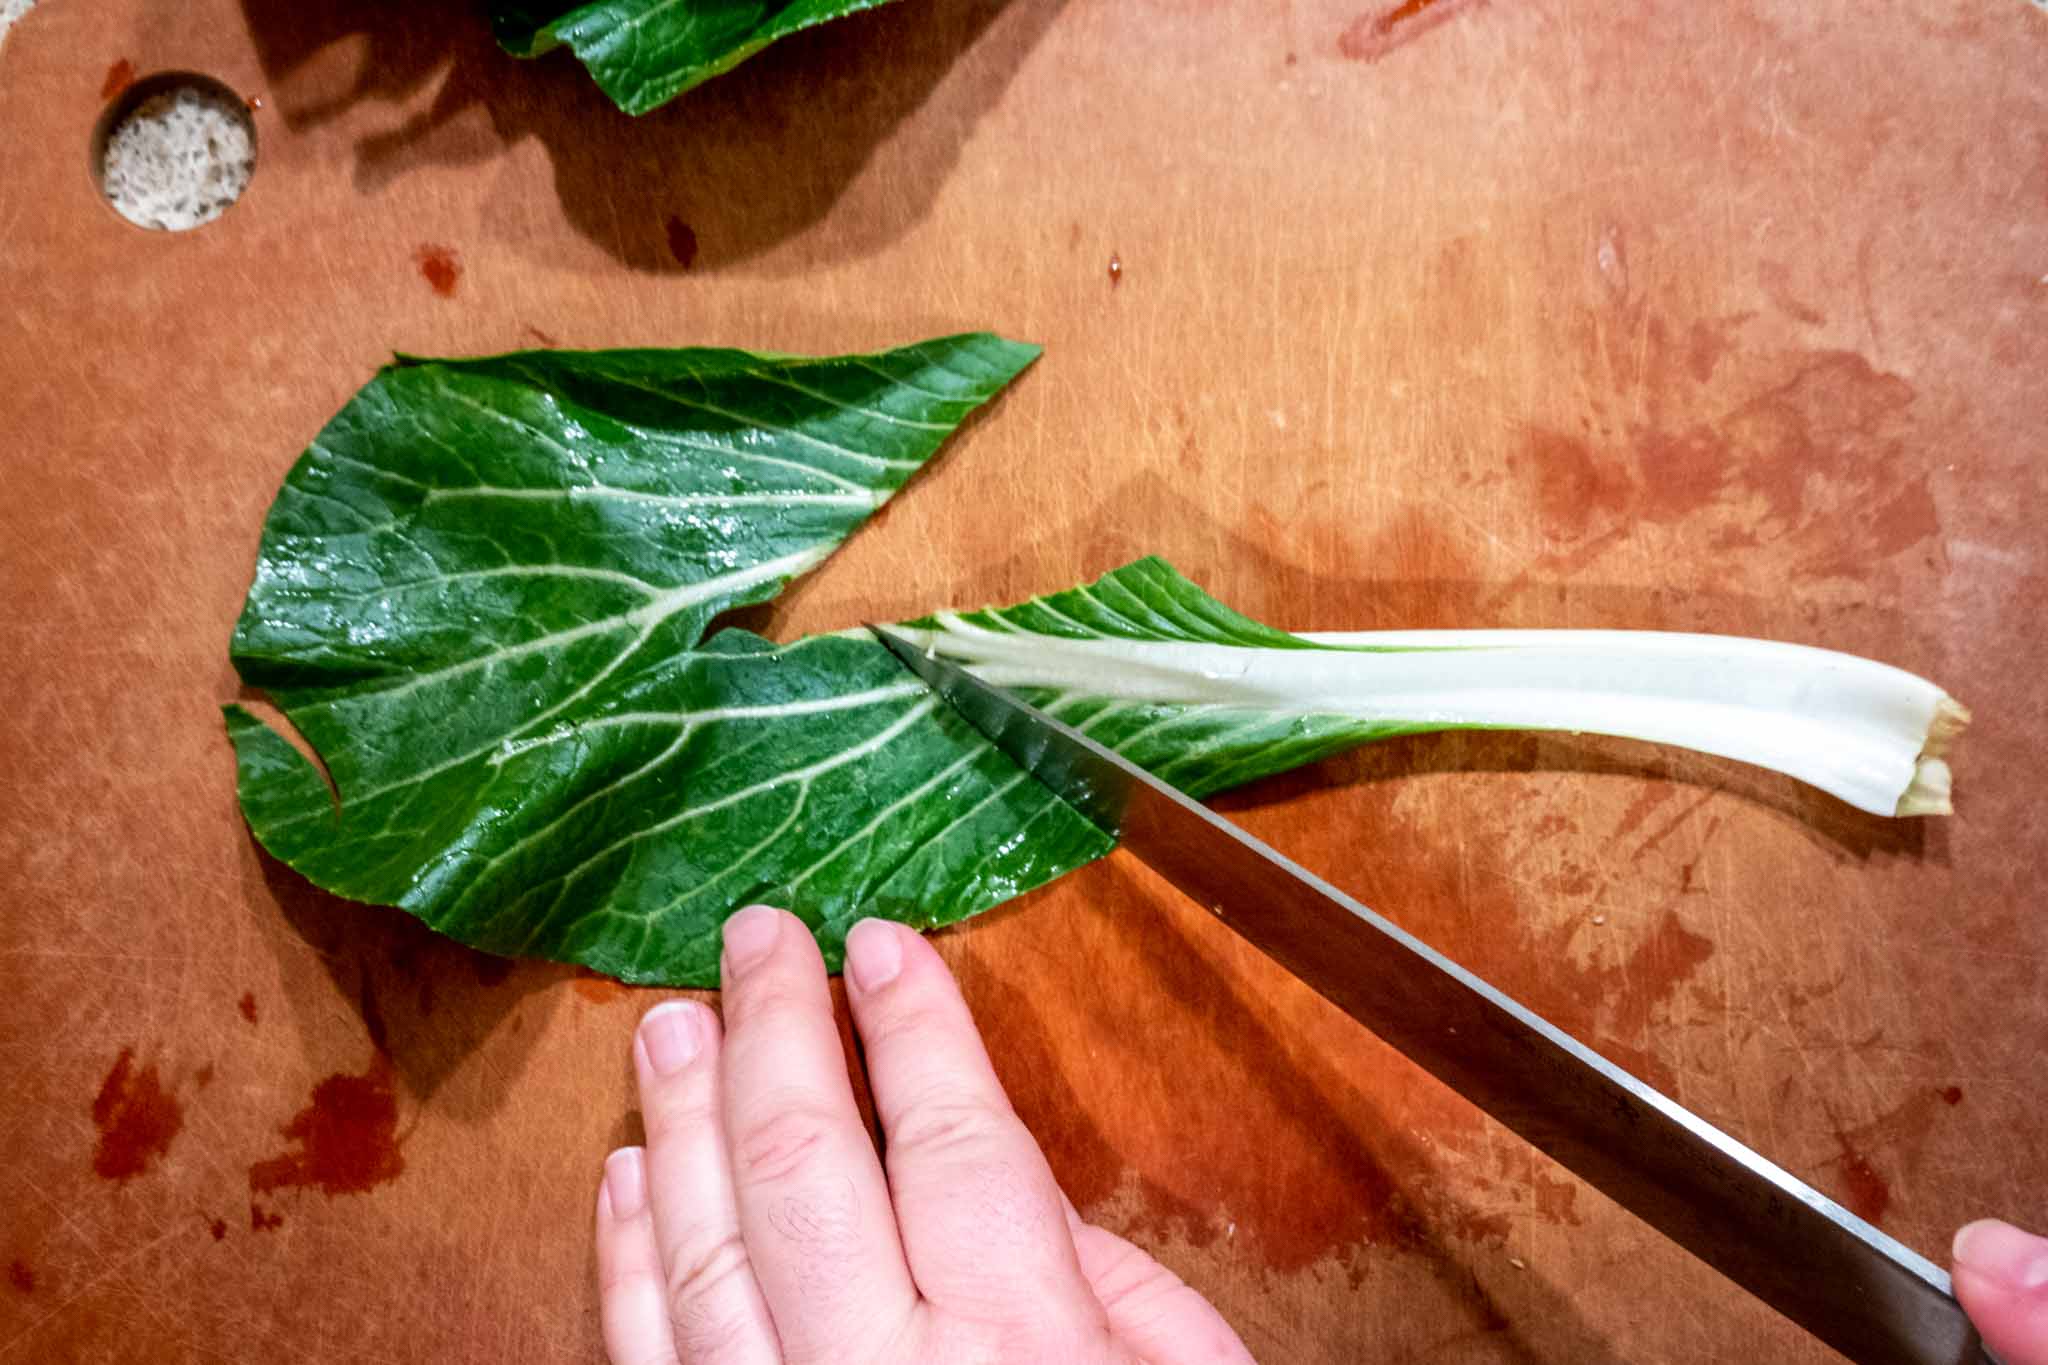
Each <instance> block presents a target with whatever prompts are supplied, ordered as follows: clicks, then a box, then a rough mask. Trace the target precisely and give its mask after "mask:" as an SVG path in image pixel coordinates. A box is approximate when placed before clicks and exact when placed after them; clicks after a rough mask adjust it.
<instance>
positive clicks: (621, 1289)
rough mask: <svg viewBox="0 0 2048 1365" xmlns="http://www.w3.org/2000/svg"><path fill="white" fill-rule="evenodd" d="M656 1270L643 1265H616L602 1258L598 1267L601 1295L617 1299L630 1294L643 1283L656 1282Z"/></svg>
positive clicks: (598, 1283)
mask: <svg viewBox="0 0 2048 1365" xmlns="http://www.w3.org/2000/svg"><path fill="white" fill-rule="evenodd" d="M654 1279H655V1277H654V1272H653V1271H651V1270H649V1269H647V1267H645V1266H641V1265H629V1266H624V1267H621V1266H616V1265H611V1264H608V1263H607V1262H606V1261H605V1260H603V1259H600V1260H599V1262H598V1268H597V1291H598V1294H599V1296H600V1297H602V1298H607V1299H615V1298H618V1297H619V1296H621V1295H623V1294H628V1293H630V1292H632V1291H633V1290H635V1289H638V1288H640V1287H642V1286H643V1285H651V1284H652V1283H654Z"/></svg>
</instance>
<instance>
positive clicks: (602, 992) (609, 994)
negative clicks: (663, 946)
mask: <svg viewBox="0 0 2048 1365" xmlns="http://www.w3.org/2000/svg"><path fill="white" fill-rule="evenodd" d="M569 984H570V985H571V986H572V987H574V988H575V991H576V994H577V995H579V996H581V997H582V998H583V999H585V1000H587V1001H589V1002H590V1003H591V1004H593V1005H610V1004H613V1003H615V1002H617V1001H620V1000H624V999H625V998H626V997H627V996H629V995H631V994H632V993H633V988H632V987H630V986H628V985H626V984H625V983H624V982H620V981H614V980H612V978H610V977H608V976H599V975H598V974H597V973H596V972H593V971H592V970H590V968H588V967H578V968H577V969H576V975H574V976H572V977H570V978H569Z"/></svg>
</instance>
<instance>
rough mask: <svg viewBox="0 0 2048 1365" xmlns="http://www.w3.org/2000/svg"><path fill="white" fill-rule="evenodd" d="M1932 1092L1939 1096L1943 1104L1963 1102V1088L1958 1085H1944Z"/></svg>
mask: <svg viewBox="0 0 2048 1365" xmlns="http://www.w3.org/2000/svg"><path fill="white" fill-rule="evenodd" d="M1934 1093H1935V1094H1937V1095H1939V1096H1941V1102H1942V1103H1943V1104H1947V1105H1957V1104H1961V1103H1962V1102H1963V1088H1962V1087H1961V1086H1959V1085H1945V1086H1943V1087H1942V1088H1941V1089H1939V1090H1937V1091H1935V1092H1934Z"/></svg>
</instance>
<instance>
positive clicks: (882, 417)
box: [740, 370, 954, 431]
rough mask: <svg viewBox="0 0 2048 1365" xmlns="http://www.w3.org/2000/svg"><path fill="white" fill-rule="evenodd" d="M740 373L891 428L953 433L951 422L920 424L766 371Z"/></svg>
mask: <svg viewBox="0 0 2048 1365" xmlns="http://www.w3.org/2000/svg"><path fill="white" fill-rule="evenodd" d="M740 373H741V374H745V375H752V376H753V377H754V378H756V379H759V380H763V381H765V382H767V383H770V384H775V385H778V386H780V387H782V388H785V389H788V390H790V391H791V392H794V393H800V394H802V395H803V396H804V397H806V398H815V399H817V400H818V401H819V402H821V403H830V404H832V405H833V406H834V407H837V408H839V409H841V410H842V411H845V412H857V413H859V414H860V415H861V416H863V417H872V418H874V419H875V420H876V421H878V422H887V423H888V424H889V425H890V426H895V427H909V428H911V429H912V430H914V431H951V430H952V429H953V426H954V424H953V423H951V422H920V421H918V420H916V419H915V418H911V417H898V416H897V415H896V414H895V413H893V412H883V411H882V410H881V409H879V408H868V407H862V406H861V405H860V404H859V403H849V402H847V401H845V400H844V399H840V398H834V397H833V396H832V395H831V394H829V393H820V392H819V391H818V390H816V389H812V388H806V387H805V386H804V385H802V384H799V383H797V382H796V381H795V380H793V379H788V378H785V377H783V376H782V375H778V374H770V373H768V372H767V371H766V370H741V371H740Z"/></svg>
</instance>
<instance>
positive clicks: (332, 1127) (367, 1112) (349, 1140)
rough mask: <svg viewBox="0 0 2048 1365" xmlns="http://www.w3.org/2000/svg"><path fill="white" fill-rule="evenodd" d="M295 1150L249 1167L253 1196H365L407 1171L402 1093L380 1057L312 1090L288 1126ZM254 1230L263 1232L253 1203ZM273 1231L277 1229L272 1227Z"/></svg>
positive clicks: (251, 1211)
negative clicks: (288, 1192) (401, 1146)
mask: <svg viewBox="0 0 2048 1365" xmlns="http://www.w3.org/2000/svg"><path fill="white" fill-rule="evenodd" d="M283 1132H284V1135H285V1137H287V1138H289V1139H290V1140H291V1141H292V1142H293V1143H295V1144H296V1150H293V1151H287V1152H283V1153H280V1154H279V1155H277V1156H274V1157H270V1158H268V1159H267V1160H264V1161H259V1162H257V1163H255V1164H254V1165H252V1166H251V1167H249V1192H250V1193H251V1194H269V1193H271V1192H272V1191H274V1190H283V1189H317V1190H319V1191H321V1192H322V1193H323V1194H327V1195H330V1196H331V1195H337V1194H364V1193H367V1192H368V1191H370V1190H372V1189H375V1188H376V1187H377V1186H379V1185H382V1184H385V1183H386V1182H388V1181H392V1180H396V1179H397V1178H398V1176H399V1174H400V1173H401V1172H402V1171H404V1170H405V1157H404V1156H403V1155H402V1154H401V1153H400V1152H399V1150H398V1093H397V1090H396V1088H395V1087H394V1085H393V1083H392V1074H391V1062H390V1060H389V1059H388V1058H386V1057H385V1056H384V1055H383V1054H382V1053H381V1052H380V1053H379V1054H378V1055H377V1056H376V1057H375V1058H374V1059H372V1060H371V1062H370V1067H369V1069H368V1070H367V1071H364V1072H362V1073H360V1074H357V1075H350V1074H346V1073H337V1074H336V1075H333V1076H329V1077H328V1078H327V1079H326V1080H324V1081H322V1082H320V1084H318V1085H317V1086H315V1087H313V1098H312V1102H311V1103H309V1104H308V1105H307V1106H306V1107H305V1108H304V1109H301V1110H300V1111H299V1112H298V1114H297V1115H295V1116H294V1117H293V1119H292V1121H291V1122H290V1123H288V1124H286V1125H285V1126H284V1129H283ZM249 1209H250V1219H251V1225H252V1226H255V1227H261V1226H263V1224H262V1223H261V1221H260V1220H259V1217H258V1211H257V1207H256V1205H255V1203H254V1202H253V1201H252V1202H251V1204H250V1206H249ZM273 1226H274V1225H273Z"/></svg>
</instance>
